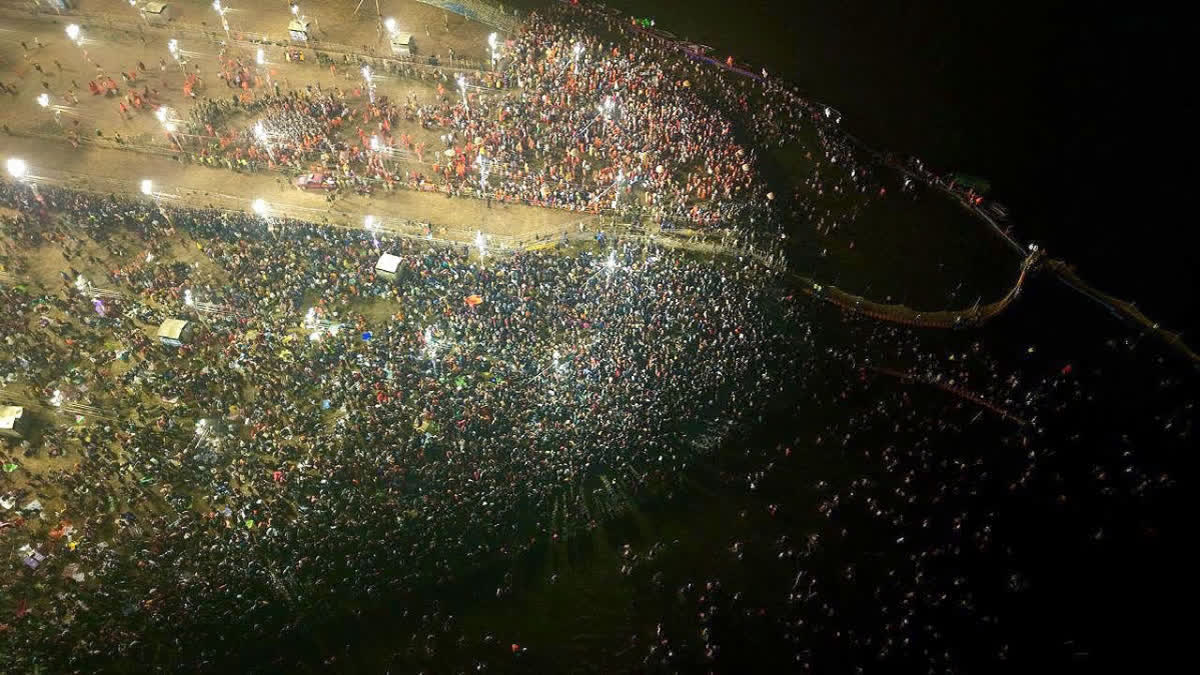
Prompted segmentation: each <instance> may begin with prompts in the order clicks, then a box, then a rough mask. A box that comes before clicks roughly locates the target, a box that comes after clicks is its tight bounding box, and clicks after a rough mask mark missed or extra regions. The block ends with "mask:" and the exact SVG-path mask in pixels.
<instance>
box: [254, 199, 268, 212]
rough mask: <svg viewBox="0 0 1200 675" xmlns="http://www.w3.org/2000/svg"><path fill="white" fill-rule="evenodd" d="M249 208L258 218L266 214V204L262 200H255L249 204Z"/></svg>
mask: <svg viewBox="0 0 1200 675" xmlns="http://www.w3.org/2000/svg"><path fill="white" fill-rule="evenodd" d="M250 208H251V209H252V210H253V211H254V212H255V213H257V214H258V215H260V216H265V215H266V214H267V202H266V201H264V200H262V199H255V200H254V201H253V202H251V203H250Z"/></svg>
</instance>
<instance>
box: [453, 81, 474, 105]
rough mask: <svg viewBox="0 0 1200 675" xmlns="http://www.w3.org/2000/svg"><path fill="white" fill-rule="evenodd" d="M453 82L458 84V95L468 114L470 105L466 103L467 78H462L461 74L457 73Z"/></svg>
mask: <svg viewBox="0 0 1200 675" xmlns="http://www.w3.org/2000/svg"><path fill="white" fill-rule="evenodd" d="M455 81H456V82H458V93H459V94H462V102H463V108H466V110H467V112H470V111H471V105H470V104H469V103H467V78H465V77H463V74H462V73H459V74H458V77H456V78H455Z"/></svg>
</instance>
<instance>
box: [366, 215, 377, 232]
mask: <svg viewBox="0 0 1200 675" xmlns="http://www.w3.org/2000/svg"><path fill="white" fill-rule="evenodd" d="M377 226H378V225H377V223H376V222H375V216H367V217H366V218H363V227H365V228H367V229H368V230H374V229H375V228H376V227H377Z"/></svg>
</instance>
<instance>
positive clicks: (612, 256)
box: [604, 249, 617, 272]
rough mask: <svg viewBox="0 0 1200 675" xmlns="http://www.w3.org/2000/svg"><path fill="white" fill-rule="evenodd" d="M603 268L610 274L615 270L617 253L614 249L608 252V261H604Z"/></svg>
mask: <svg viewBox="0 0 1200 675" xmlns="http://www.w3.org/2000/svg"><path fill="white" fill-rule="evenodd" d="M604 266H605V267H607V268H608V271H610V272H611V271H613V270H615V269H617V251H616V250H615V249H614V250H611V251H609V252H608V260H605V261H604Z"/></svg>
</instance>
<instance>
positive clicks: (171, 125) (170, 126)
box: [163, 122, 176, 133]
mask: <svg viewBox="0 0 1200 675" xmlns="http://www.w3.org/2000/svg"><path fill="white" fill-rule="evenodd" d="M163 128H164V129H166V130H167V132H168V133H174V132H175V129H176V126H175V123H174V122H167V123H166V124H164V125H163Z"/></svg>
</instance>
